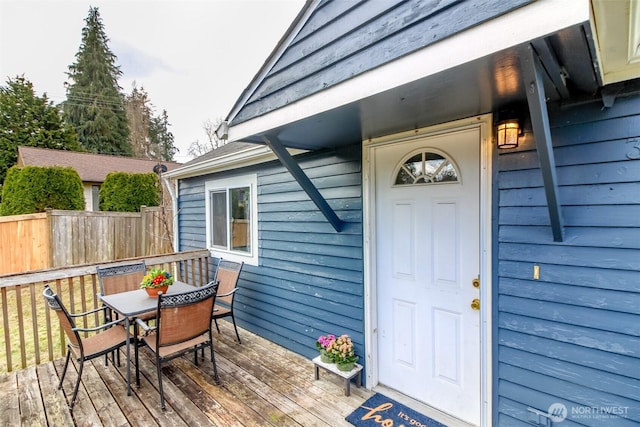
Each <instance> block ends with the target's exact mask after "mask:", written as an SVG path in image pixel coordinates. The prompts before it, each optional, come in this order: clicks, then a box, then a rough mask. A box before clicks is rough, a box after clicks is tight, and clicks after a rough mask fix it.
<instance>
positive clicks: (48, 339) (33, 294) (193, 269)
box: [0, 250, 211, 372]
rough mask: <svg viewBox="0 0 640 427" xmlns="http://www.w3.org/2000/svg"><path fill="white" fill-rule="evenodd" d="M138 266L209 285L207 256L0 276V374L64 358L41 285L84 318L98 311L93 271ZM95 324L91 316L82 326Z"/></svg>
mask: <svg viewBox="0 0 640 427" xmlns="http://www.w3.org/2000/svg"><path fill="white" fill-rule="evenodd" d="M141 260H144V261H145V263H146V265H147V267H156V266H157V267H162V268H164V269H167V270H168V271H173V272H174V274H175V276H176V280H180V281H183V282H187V283H189V284H192V285H195V286H203V285H205V284H207V283H208V282H209V281H210V280H211V273H210V265H209V252H208V251H207V250H196V251H188V252H179V253H173V254H164V255H157V256H148V257H139V258H129V259H126V260H118V261H117V262H108V263H98V264H90V265H89V264H85V265H75V266H71V267H61V268H52V269H47V270H39V271H33V272H29V273H21V274H6V275H0V309H1V310H2V323H1V324H0V326H1V327H0V372H7V371H12V370H14V369H16V368H26V367H27V366H32V365H37V364H40V363H44V362H47V361H51V360H54V359H56V358H58V357H60V356H63V355H64V354H65V351H66V344H65V337H64V334H63V333H62V331H61V329H60V327H59V325H58V321H57V320H56V318H55V316H53V317H52V316H51V313H50V310H49V309H48V308H46V304H45V302H44V298H43V296H42V291H43V289H44V285H46V284H49V285H50V286H51V288H52V289H53V290H54V291H55V292H56V293H57V294H58V295H60V297H61V298H62V301H63V303H64V304H65V306H66V307H67V308H68V309H69V311H71V312H74V313H77V312H85V311H88V310H91V309H93V308H97V307H99V302H98V298H97V296H96V294H97V293H98V292H99V291H100V286H99V284H98V279H97V276H96V267H98V266H111V265H120V264H128V263H131V262H135V261H141ZM100 320H101V319H99V318H98V315H97V314H96V315H95V316H94V317H93V319H90V320H89V322H88V324H87V326H92V325H91V323H93V324H95V323H97V322H99V321H100ZM3 350H4V351H3ZM3 353H4V354H3Z"/></svg>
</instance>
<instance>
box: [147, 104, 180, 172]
mask: <svg viewBox="0 0 640 427" xmlns="http://www.w3.org/2000/svg"><path fill="white" fill-rule="evenodd" d="M169 126H171V124H170V123H169V116H168V115H167V110H162V114H161V115H160V116H158V117H152V118H151V123H150V126H149V136H150V138H151V146H152V147H153V148H154V150H155V153H154V154H155V156H154V157H151V158H152V159H156V160H165V161H173V156H174V155H175V154H176V153H177V152H178V149H177V148H176V146H175V145H174V138H173V133H171V132H169Z"/></svg>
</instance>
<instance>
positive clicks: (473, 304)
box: [471, 298, 480, 310]
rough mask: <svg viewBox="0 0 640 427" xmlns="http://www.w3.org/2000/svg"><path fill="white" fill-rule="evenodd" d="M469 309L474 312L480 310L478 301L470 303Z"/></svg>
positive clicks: (476, 299)
mask: <svg viewBox="0 0 640 427" xmlns="http://www.w3.org/2000/svg"><path fill="white" fill-rule="evenodd" d="M471 308H472V309H474V310H480V300H479V299H478V298H474V300H473V301H471Z"/></svg>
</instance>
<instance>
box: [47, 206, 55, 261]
mask: <svg viewBox="0 0 640 427" xmlns="http://www.w3.org/2000/svg"><path fill="white" fill-rule="evenodd" d="M46 213H47V217H46V218H47V233H48V236H47V237H46V242H47V253H48V257H47V258H49V259H48V260H47V267H46V268H53V260H54V259H55V254H54V253H53V250H54V248H55V247H56V245H54V244H53V220H52V219H51V216H52V215H51V209H47V210H46Z"/></svg>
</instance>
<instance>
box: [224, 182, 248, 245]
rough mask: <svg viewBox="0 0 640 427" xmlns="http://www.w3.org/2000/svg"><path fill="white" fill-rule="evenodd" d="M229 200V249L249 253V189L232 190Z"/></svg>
mask: <svg viewBox="0 0 640 427" xmlns="http://www.w3.org/2000/svg"><path fill="white" fill-rule="evenodd" d="M229 192H230V195H231V197H230V199H231V206H230V207H231V217H230V228H231V249H232V250H234V251H242V252H251V194H250V187H240V188H232V189H230V190H229Z"/></svg>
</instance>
